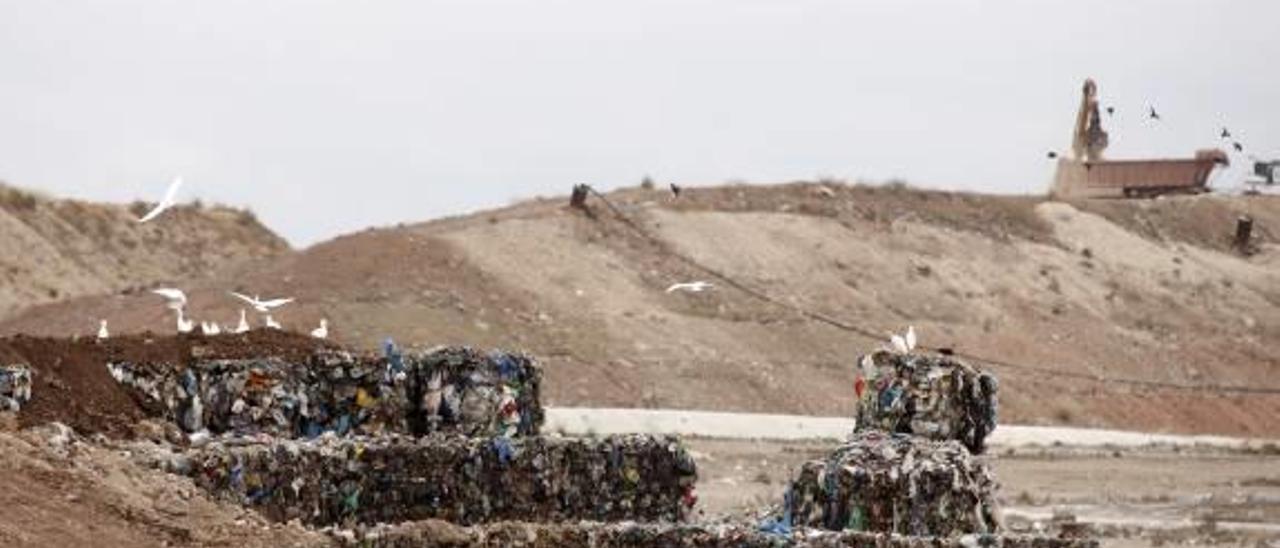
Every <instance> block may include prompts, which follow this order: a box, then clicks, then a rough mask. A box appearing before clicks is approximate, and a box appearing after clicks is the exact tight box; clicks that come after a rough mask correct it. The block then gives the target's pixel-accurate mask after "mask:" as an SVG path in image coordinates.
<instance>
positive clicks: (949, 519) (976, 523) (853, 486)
mask: <svg viewBox="0 0 1280 548" xmlns="http://www.w3.org/2000/svg"><path fill="white" fill-rule="evenodd" d="M997 488H998V485H997V484H996V481H995V479H994V476H993V475H992V472H991V469H990V467H989V466H988V464H987V463H986V461H985V460H982V459H981V458H977V457H973V456H972V455H970V454H969V451H968V450H967V449H966V448H965V447H964V446H963V445H961V444H960V443H959V442H957V441H954V440H952V441H945V442H944V441H933V440H928V439H924V438H920V437H913V436H908V435H904V434H886V433H882V432H862V433H858V434H854V436H853V437H852V438H851V439H850V441H849V442H848V443H847V444H845V445H844V446H841V447H840V448H839V449H837V450H836V451H835V452H834V453H832V454H831V455H830V456H829V457H827V459H826V460H825V461H813V462H809V463H806V464H805V465H803V466H802V467H801V469H800V471H799V472H798V474H797V477H796V478H795V480H794V481H792V482H791V485H790V486H789V488H788V490H787V493H786V497H785V502H784V507H783V512H784V515H783V516H782V517H781V518H780V519H782V520H784V522H785V523H786V525H788V526H793V525H794V526H809V527H819V528H824V529H829V530H835V531H841V530H854V531H873V532H881V533H899V534H906V535H917V536H955V535H963V534H973V533H991V532H995V531H996V530H997V529H998V521H997V515H998V512H997V506H996V490H997Z"/></svg>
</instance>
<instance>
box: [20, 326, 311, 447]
mask: <svg viewBox="0 0 1280 548" xmlns="http://www.w3.org/2000/svg"><path fill="white" fill-rule="evenodd" d="M323 348H337V347H336V345H334V344H333V343H329V342H326V341H322V340H318V339H315V338H312V337H308V336H306V335H302V334H298V333H290V332H284V331H275V330H269V329H256V330H253V331H250V332H248V333H243V334H239V335H232V334H228V335H215V336H204V335H197V334H187V335H176V336H174V335H152V334H143V335H131V336H123V337H116V338H111V339H108V340H105V341H97V340H93V339H80V340H73V339H56V338H37V337H27V336H22V335H18V336H14V337H6V338H2V339H0V363H4V364H14V363H22V364H26V365H29V366H31V369H32V371H33V379H32V381H33V386H32V391H31V401H30V402H28V403H27V404H26V405H25V406H24V407H23V408H22V411H21V412H20V413H19V416H18V419H19V422H20V423H21V424H22V425H23V426H34V425H39V424H44V423H49V422H55V421H56V422H61V423H64V424H66V425H68V426H70V427H72V428H74V429H76V431H78V432H80V433H82V434H95V433H103V434H107V435H110V436H113V437H127V436H130V435H131V433H132V425H133V424H135V423H137V422H138V421H140V420H142V419H143V418H145V417H146V413H145V412H144V410H143V409H142V408H141V407H140V406H139V405H138V404H137V403H136V402H135V401H134V400H133V398H132V397H130V396H129V393H128V392H127V391H126V390H125V389H124V387H122V386H120V385H119V384H118V383H117V382H116V381H115V379H113V378H111V375H110V373H109V372H108V371H107V367H106V366H107V363H108V362H113V361H132V362H167V363H175V364H188V363H191V361H192V359H193V358H201V359H236V358H251V357H260V356H278V357H280V358H283V359H286V360H303V359H305V358H306V357H307V356H310V355H311V354H312V353H313V352H315V351H316V350H319V349H323Z"/></svg>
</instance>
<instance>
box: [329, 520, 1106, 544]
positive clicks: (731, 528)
mask: <svg viewBox="0 0 1280 548" xmlns="http://www.w3.org/2000/svg"><path fill="white" fill-rule="evenodd" d="M362 533H363V534H360V535H356V536H353V537H349V538H344V539H342V544H344V545H347V546H360V547H361V548H428V547H443V546H471V547H486V548H488V547H491V548H507V547H509V546H527V547H535V546H536V547H543V546H546V547H552V546H554V547H555V548H614V547H617V548H670V547H672V546H679V547H684V548H781V547H810V548H862V547H865V548H923V547H929V548H975V547H979V546H981V547H986V548H1098V546H1099V544H1098V541H1097V540H1088V539H1077V538H1066V539H1063V538H1047V537H1036V536H1029V535H1011V534H999V535H979V534H975V535H966V536H958V537H909V536H903V535H892V534H888V533H868V532H859V531H821V530H804V531H794V532H792V533H790V534H787V535H780V534H773V533H768V532H764V531H760V530H759V529H758V528H756V527H751V526H748V525H741V524H733V523H716V524H668V523H600V522H579V523H558V524H546V523H523V522H506V523H495V524H485V525H477V526H474V527H460V526H457V525H453V524H449V523H444V522H440V521H425V522H411V523H403V524H391V525H379V526H375V527H371V528H367V529H366V530H364V531H362Z"/></svg>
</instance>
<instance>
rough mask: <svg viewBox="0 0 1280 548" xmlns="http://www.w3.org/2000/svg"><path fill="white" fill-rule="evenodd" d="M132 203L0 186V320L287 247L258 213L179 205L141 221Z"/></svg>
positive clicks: (140, 207) (198, 273)
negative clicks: (156, 219)
mask: <svg viewBox="0 0 1280 548" xmlns="http://www.w3.org/2000/svg"><path fill="white" fill-rule="evenodd" d="M149 207H150V206H149V205H148V204H142V203H138V204H134V205H131V206H123V205H114V204H98V203H89V202H82V201H77V200H53V199H49V198H44V197H41V196H38V195H35V194H32V193H29V192H26V191H23V190H20V189H17V188H13V187H8V186H5V185H3V184H0V317H5V316H8V315H10V314H11V313H13V312H14V311H16V310H18V309H20V308H23V307H26V306H30V305H35V304H43V303H49V302H54V301H58V300H63V299H68V298H73V297H79V296H84V295H98V294H103V293H112V292H118V291H124V290H131V289H137V288H141V287H146V286H150V285H153V284H156V283H174V282H177V281H181V280H190V279H193V278H200V277H204V276H208V275H210V274H213V273H215V272H217V271H220V270H222V269H224V268H226V267H227V266H230V265H232V264H236V263H238V262H241V261H246V260H253V259H263V258H267V257H273V256H276V255H279V254H281V253H283V252H286V251H288V248H289V247H288V244H286V243H285V241H284V240H282V239H281V238H279V237H278V236H276V235H275V234H274V233H272V232H271V231H270V230H268V229H267V228H266V227H264V226H262V224H260V223H259V222H258V221H257V219H255V218H254V217H253V215H252V214H250V213H248V212H245V211H238V210H233V209H228V208H222V207H209V208H202V207H196V206H191V205H188V206H180V207H178V208H176V209H173V210H170V211H169V212H166V213H165V214H164V217H163V218H162V219H161V220H162V221H163V223H161V222H155V223H148V224H138V223H137V222H136V219H137V217H138V213H137V212H138V211H142V212H145V211H146V210H147V209H148V208H149Z"/></svg>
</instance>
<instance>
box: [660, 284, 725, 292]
mask: <svg viewBox="0 0 1280 548" xmlns="http://www.w3.org/2000/svg"><path fill="white" fill-rule="evenodd" d="M712 287H714V286H712V285H711V282H684V283H678V284H672V285H671V287H668V288H667V293H671V292H673V291H689V292H692V293H698V292H701V291H706V290H708V289H711V288H712Z"/></svg>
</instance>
